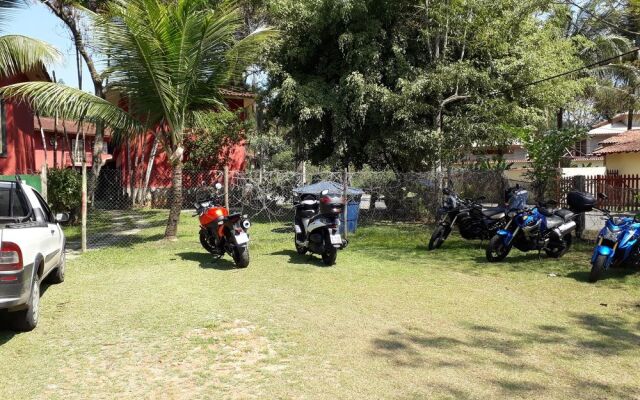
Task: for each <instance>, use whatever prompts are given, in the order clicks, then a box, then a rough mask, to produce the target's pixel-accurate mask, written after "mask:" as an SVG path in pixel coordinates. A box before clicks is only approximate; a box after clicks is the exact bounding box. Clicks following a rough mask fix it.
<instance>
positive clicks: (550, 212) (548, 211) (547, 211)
mask: <svg viewBox="0 0 640 400" xmlns="http://www.w3.org/2000/svg"><path fill="white" fill-rule="evenodd" d="M538 211H539V212H540V214H542V215H544V216H545V217H553V216H554V215H557V214H556V213H557V212H558V211H559V209H557V208H553V207H538ZM558 216H559V215H558Z"/></svg>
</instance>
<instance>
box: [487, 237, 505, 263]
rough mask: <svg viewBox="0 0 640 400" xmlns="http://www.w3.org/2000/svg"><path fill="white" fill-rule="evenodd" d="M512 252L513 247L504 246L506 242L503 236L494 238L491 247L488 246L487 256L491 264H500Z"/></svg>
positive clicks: (490, 243)
mask: <svg viewBox="0 0 640 400" xmlns="http://www.w3.org/2000/svg"><path fill="white" fill-rule="evenodd" d="M510 251H511V246H506V245H505V244H504V240H503V239H502V236H498V235H496V236H494V237H492V238H491V240H490V241H489V245H488V246H487V251H486V256H487V261H489V262H498V261H502V260H504V259H505V258H506V257H507V255H509V252H510Z"/></svg>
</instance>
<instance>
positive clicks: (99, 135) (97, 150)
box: [87, 123, 104, 204]
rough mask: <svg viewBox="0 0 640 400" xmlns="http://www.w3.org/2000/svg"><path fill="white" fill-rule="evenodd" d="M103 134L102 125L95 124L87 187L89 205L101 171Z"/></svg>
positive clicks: (91, 202) (93, 196)
mask: <svg viewBox="0 0 640 400" xmlns="http://www.w3.org/2000/svg"><path fill="white" fill-rule="evenodd" d="M103 134H104V125H103V124H102V123H97V124H96V136H95V137H94V139H93V154H92V156H91V159H92V164H91V175H89V182H88V185H87V186H88V188H87V197H88V199H89V202H90V204H93V200H94V198H95V192H96V186H97V185H98V178H99V177H100V170H101V169H102V148H103V146H104V139H103V137H104V135H103Z"/></svg>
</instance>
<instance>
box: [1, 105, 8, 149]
mask: <svg viewBox="0 0 640 400" xmlns="http://www.w3.org/2000/svg"><path fill="white" fill-rule="evenodd" d="M6 156H7V119H6V118H5V115H4V100H0V157H6Z"/></svg>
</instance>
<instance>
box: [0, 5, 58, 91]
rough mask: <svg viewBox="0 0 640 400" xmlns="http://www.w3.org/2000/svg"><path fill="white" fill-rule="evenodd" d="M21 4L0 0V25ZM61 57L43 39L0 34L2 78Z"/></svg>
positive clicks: (31, 69) (35, 67) (0, 25)
mask: <svg viewBox="0 0 640 400" xmlns="http://www.w3.org/2000/svg"><path fill="white" fill-rule="evenodd" d="M21 5H22V3H21V2H20V1H19V0H0V27H2V26H3V23H4V22H5V21H6V20H7V18H8V17H10V12H11V10H13V9H15V8H17V7H20V6H21ZM61 59H62V54H61V53H60V52H59V51H58V50H56V49H55V48H54V47H52V46H51V45H49V44H48V43H45V42H43V41H41V40H38V39H33V38H30V37H27V36H22V35H2V36H0V78H6V77H9V76H12V75H16V74H19V73H24V72H29V71H33V70H35V69H38V68H42V66H43V65H48V64H54V63H56V62H58V61H60V60H61Z"/></svg>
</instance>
